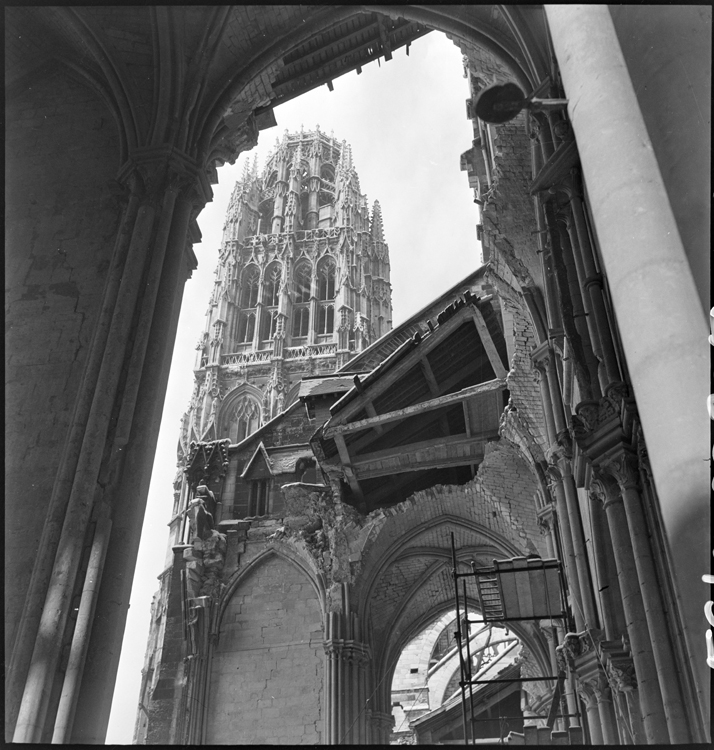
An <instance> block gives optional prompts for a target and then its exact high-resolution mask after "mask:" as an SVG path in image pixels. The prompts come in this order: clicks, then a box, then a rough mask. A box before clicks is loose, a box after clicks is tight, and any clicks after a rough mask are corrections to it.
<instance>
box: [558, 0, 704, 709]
mask: <svg viewBox="0 0 714 750" xmlns="http://www.w3.org/2000/svg"><path fill="white" fill-rule="evenodd" d="M545 11H546V16H547V19H548V25H549V28H550V32H551V37H552V40H553V48H554V51H555V55H556V58H557V61H558V64H559V67H560V73H561V76H562V80H563V86H564V89H565V96H566V97H567V98H568V101H569V104H568V114H569V116H570V119H571V122H572V126H573V130H574V132H575V136H576V140H577V145H578V151H579V155H580V161H581V164H582V169H583V177H584V181H585V184H586V187H587V191H588V197H589V202H590V207H591V209H592V213H593V218H594V223H595V230H596V233H597V239H598V243H599V246H600V251H601V255H602V259H603V264H604V269H605V272H606V274H607V280H608V284H609V287H610V291H611V294H612V299H613V302H614V307H615V313H616V315H617V321H618V326H619V329H620V334H621V338H622V343H623V348H624V350H625V355H626V357H627V366H628V370H629V373H630V376H631V378H632V383H633V386H634V390H635V392H636V393H637V404H638V411H639V413H640V416H641V419H642V425H643V429H644V433H645V437H646V439H647V446H648V449H649V452H650V457H651V461H652V471H653V474H654V478H655V484H656V487H657V494H658V496H659V498H660V503H661V508H662V518H663V522H664V526H665V529H666V532H667V537H668V543H669V545H670V548H671V551H672V559H673V564H674V573H675V576H676V579H677V582H676V590H677V593H678V596H679V606H680V607H681V609H682V611H683V613H684V616H683V618H682V619H683V621H684V622H685V623H686V625H685V637H686V640H687V645H688V651H689V657H690V668H691V669H692V672H693V674H694V675H696V679H697V682H698V687H699V690H700V694H699V701H700V707H701V711H702V715H704V716H707V715H708V711H709V698H708V696H709V676H710V675H709V671H708V667H707V665H706V642H705V639H704V637H703V636H702V635H701V632H702V629H703V628H705V622H704V618H703V608H704V604H705V602H706V599H707V592H706V588H705V587H703V586H702V585H701V576H702V574H703V572H704V571H706V570H707V566H708V562H709V549H710V545H709V521H708V519H709V515H710V508H709V471H708V466H707V462H706V458H707V456H708V454H709V424H708V421H709V420H708V419H707V414H706V410H705V408H704V404H705V399H706V396H707V394H708V393H709V390H708V387H709V383H708V380H709V378H708V375H709V370H708V360H709V352H708V351H707V350H706V344H705V342H706V338H707V333H708V331H707V325H706V318H705V315H704V311H703V310H702V307H701V303H700V297H699V294H698V292H697V287H696V284H695V282H694V279H693V276H692V272H691V269H690V266H689V263H688V261H687V256H686V253H685V250H684V247H683V244H682V240H681V237H680V234H679V231H678V229H677V224H676V221H675V218H674V215H673V213H672V208H671V206H670V203H669V200H668V198H667V190H666V187H665V185H664V182H663V179H662V175H661V173H660V169H659V165H658V163H657V158H656V155H655V153H654V150H653V148H652V143H651V140H650V138H649V135H648V132H647V128H646V126H645V122H644V119H643V117H642V113H641V111H640V109H639V105H638V101H637V96H636V94H635V91H634V89H633V85H632V82H631V79H630V75H629V73H628V69H627V64H626V62H625V59H624V57H623V54H622V50H621V48H620V44H619V42H618V39H617V35H616V33H615V29H614V26H613V22H612V18H611V16H610V12H609V10H608V8H607V6H604V5H546V6H545ZM663 33H664V30H663ZM603 159H606V166H605V167H603ZM633 207H634V208H633ZM663 298H666V300H667V304H666V306H665V305H663V304H662V300H663ZM700 626H701V627H700Z"/></svg>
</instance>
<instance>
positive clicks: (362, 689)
mask: <svg viewBox="0 0 714 750" xmlns="http://www.w3.org/2000/svg"><path fill="white" fill-rule="evenodd" d="M345 619H346V618H344V616H343V615H342V614H340V613H337V612H330V613H329V614H328V618H327V625H326V633H325V635H326V636H327V638H326V639H325V643H324V648H325V654H326V655H327V659H326V662H325V695H326V696H327V700H326V701H325V719H324V724H325V744H328V745H345V744H347V745H352V744H359V743H365V742H367V739H368V735H369V732H368V716H367V713H368V711H367V698H368V696H367V683H368V680H367V671H368V667H369V663H370V659H371V650H370V648H369V646H367V645H366V644H364V643H361V642H359V641H358V640H356V639H355V638H353V637H349V636H354V634H355V628H354V627H352V626H353V625H354V619H355V618H354V615H353V616H352V618H350V619H351V622H348V623H345ZM343 635H346V636H348V637H347V638H344V637H341V636H343Z"/></svg>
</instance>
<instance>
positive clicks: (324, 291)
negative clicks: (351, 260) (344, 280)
mask: <svg viewBox="0 0 714 750" xmlns="http://www.w3.org/2000/svg"><path fill="white" fill-rule="evenodd" d="M336 276H337V267H336V265H335V261H334V260H333V259H332V258H329V257H327V258H323V259H322V260H321V261H320V264H319V265H318V267H317V298H318V300H319V308H318V313H317V332H318V334H328V333H332V332H333V331H334V330H335V305H334V299H335V286H336Z"/></svg>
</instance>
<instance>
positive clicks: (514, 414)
mask: <svg viewBox="0 0 714 750" xmlns="http://www.w3.org/2000/svg"><path fill="white" fill-rule="evenodd" d="M487 276H488V278H489V280H490V281H491V282H492V283H493V284H494V286H495V287H496V289H497V290H498V293H499V299H500V301H501V304H502V305H503V307H504V308H505V310H506V311H507V313H508V314H507V316H504V317H507V318H508V320H509V321H510V322H511V324H512V336H513V340H514V354H513V357H512V359H511V363H510V365H511V368H510V371H509V373H508V376H507V378H506V383H507V384H508V388H509V391H510V401H509V404H508V407H507V408H506V410H505V412H504V415H503V417H502V419H501V429H500V432H501V435H502V436H503V437H505V438H507V439H508V440H510V441H511V442H513V443H516V444H517V445H518V446H519V447H520V449H521V451H522V454H523V456H526V457H528V458H530V460H531V461H542V460H543V459H544V452H545V450H546V448H547V440H546V434H545V421H544V416H543V404H542V401H541V398H540V388H539V386H538V383H537V382H536V379H535V373H534V368H533V365H532V362H531V358H530V355H531V352H532V351H533V349H534V348H535V347H536V346H537V345H538V341H537V338H536V333H535V330H534V329H533V324H532V322H531V320H530V315H529V314H528V312H527V308H526V305H525V302H524V301H523V298H522V297H520V295H517V293H515V291H514V290H513V289H512V288H511V287H509V286H508V285H507V284H506V283H505V282H504V281H503V280H502V279H500V277H498V276H497V274H496V273H495V272H493V271H490V272H487Z"/></svg>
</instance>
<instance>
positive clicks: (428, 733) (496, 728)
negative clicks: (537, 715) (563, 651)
mask: <svg viewBox="0 0 714 750" xmlns="http://www.w3.org/2000/svg"><path fill="white" fill-rule="evenodd" d="M457 629H458V623H457V621H456V611H455V610H448V611H447V612H445V613H443V614H441V615H439V616H437V617H435V618H434V619H433V620H432V621H431V622H430V623H429V624H428V625H427V626H426V627H424V628H422V629H421V630H420V632H419V633H417V634H416V635H415V636H414V637H413V638H412V639H411V640H410V641H409V642H408V643H407V645H406V646H405V647H404V648H403V650H402V652H401V655H400V657H399V660H398V662H397V665H396V667H395V669H394V674H393V677H392V688H391V706H392V715H393V717H394V730H393V737H394V739H395V740H396V741H397V742H405V741H409V742H417V743H418V744H423V743H424V742H428V743H434V744H441V743H443V742H456V741H461V742H463V741H464V733H463V718H462V706H461V703H462V693H461V688H460V686H459V682H460V680H461V675H462V666H461V660H462V659H465V662H464V663H465V664H468V663H469V659H470V671H471V675H472V679H474V680H476V679H478V680H508V679H509V678H510V679H513V678H516V677H518V676H519V674H520V667H519V658H520V657H521V653H522V645H521V642H520V639H519V638H518V636H517V635H516V634H515V633H513V631H511V630H508V629H507V628H506V627H499V626H497V625H495V624H486V623H485V624H483V625H473V624H472V625H469V626H468V636H466V635H464V636H463V643H464V646H463V647H462V653H461V655H460V654H459V648H458V644H459V640H458V639H457V638H456V632H457ZM466 638H468V651H467V648H466ZM467 700H468V701H469V704H471V702H472V701H473V705H474V718H475V719H476V721H475V722H474V734H473V737H475V739H477V740H486V739H491V740H494V741H499V742H500V741H503V740H504V739H505V737H507V735H508V733H509V732H511V731H515V732H522V731H523V713H522V710H521V683H520V682H518V681H517V680H515V679H514V680H513V682H511V683H508V682H499V683H497V682H493V683H492V684H491V685H488V684H480V685H475V686H474V689H473V692H472V694H469V693H468V692H467ZM469 737H471V735H469Z"/></svg>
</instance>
